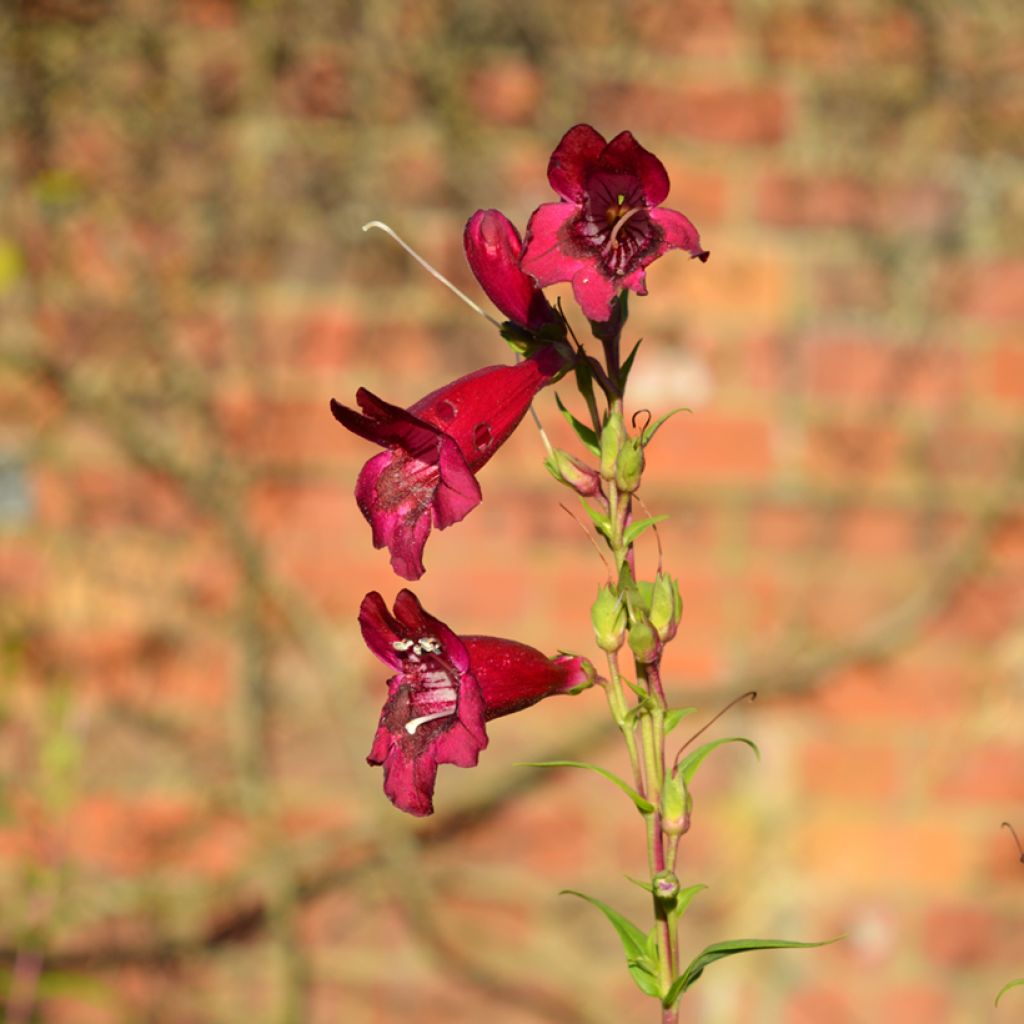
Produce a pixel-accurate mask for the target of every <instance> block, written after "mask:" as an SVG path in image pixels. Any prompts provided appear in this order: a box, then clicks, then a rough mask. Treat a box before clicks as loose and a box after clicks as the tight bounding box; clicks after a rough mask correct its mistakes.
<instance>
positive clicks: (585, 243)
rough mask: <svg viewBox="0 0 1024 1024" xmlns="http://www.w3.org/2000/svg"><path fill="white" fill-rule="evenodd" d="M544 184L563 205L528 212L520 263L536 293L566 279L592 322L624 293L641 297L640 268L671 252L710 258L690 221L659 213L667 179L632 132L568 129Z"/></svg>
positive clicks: (606, 315)
mask: <svg viewBox="0 0 1024 1024" xmlns="http://www.w3.org/2000/svg"><path fill="white" fill-rule="evenodd" d="M548 181H550V182H551V187H552V188H553V189H554V190H555V191H556V192H557V193H558V194H559V195H560V196H561V197H562V201H561V202H558V203H544V204H543V205H541V206H539V207H538V208H537V209H536V210H535V211H534V213H533V216H532V217H531V218H530V223H529V225H528V226H527V229H526V249H525V251H524V253H523V259H522V264H521V265H522V268H523V270H525V271H526V273H528V274H530V275H531V276H532V277H533V278H534V279H535V280H536V282H537V284H538V285H539V286H540V287H542V288H543V287H546V286H547V285H550V284H555V283H556V282H557V281H571V282H572V289H573V294H574V295H575V296H576V301H577V302H579V304H580V306H581V307H582V309H583V312H584V313H585V314H586V316H587V318H588V319H590V320H593V321H604V320H608V319H609V318H610V317H611V315H612V308H611V304H612V300H613V299H614V298H615V296H616V295H618V294H619V292H621V291H622V290H623V289H624V288H629V289H631V290H632V291H635V292H636V293H637V294H639V295H646V294H647V284H646V281H645V275H644V268H645V267H647V266H648V265H649V264H651V263H653V262H654V261H655V260H656V259H657V258H658V257H659V256H662V255H664V254H665V253H666V252H668V250H669V249H685V250H686V251H687V252H689V253H690V255H691V256H694V257H696V258H697V259H699V260H701V261H703V260H706V259H707V258H708V253H707V251H706V250H704V249H702V248H701V244H700V237H699V236H698V234H697V229H696V228H695V227H694V226H693V224H691V223H690V221H689V220H688V219H687V218H686V217H684V216H683V215H682V214H681V213H677V212H676V211H675V210H663V209H661V208H660V205H659V204H660V203H661V202H662V201H663V200H664V199H665V197H666V196H667V195H668V190H669V181H668V174H667V173H666V171H665V167H664V165H663V164H662V162H661V161H660V160H659V159H658V158H657V157H656V156H655V155H654V154H653V153H649V152H648V151H647V150H646V149H644V148H643V146H641V145H640V144H639V143H638V142H637V141H636V139H634V138H633V136H632V134H631V133H630V132H620V133H619V134H618V135H616V136H615V138H614V139H612V141H611V142H608V143H606V142H605V140H604V136H602V135H600V134H598V132H596V131H595V130H594V129H593V128H591V127H590V125H588V124H578V125H576V126H575V127H574V128H570V129H569V131H567V132H566V133H565V135H564V136H563V138H562V141H561V142H559V144H558V146H557V148H556V149H555V151H554V153H552V154H551V160H550V162H549V163H548Z"/></svg>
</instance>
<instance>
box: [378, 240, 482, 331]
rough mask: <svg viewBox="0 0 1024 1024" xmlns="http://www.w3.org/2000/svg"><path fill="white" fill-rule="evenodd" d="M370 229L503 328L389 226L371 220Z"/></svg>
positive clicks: (477, 311) (471, 306)
mask: <svg viewBox="0 0 1024 1024" xmlns="http://www.w3.org/2000/svg"><path fill="white" fill-rule="evenodd" d="M370 228H378V229H379V230H381V231H383V232H384V234H386V235H390V236H391V237H392V238H393V239H394V240H395V241H396V242H397V243H398V244H399V245H400V246H401V247H402V248H403V249H404V250H405V251H406V252H407V253H408V254H409V255H410V256H411V257H412V258H413V259H414V260H415V261H416V262H417V263H418V264H419V265H420V266H421V267H423V269H424V270H426V271H427V273H429V274H431V275H432V276H433V277H436V278H437V280H438V281H440V282H441V284H443V285H444V286H445V287H446V288H448V289H449V290H450V291H453V292H454V293H455V294H456V295H457V296H458V297H459V298H460V299H462V301H463V302H464V303H465V304H466V305H467V306H469V308H470V309H472V310H473V311H474V312H475V313H479V314H480V315H481V316H482V317H483V318H484V319H485V320H489V321H490V322H491V323H492V324H494V326H495V327H497V328H499V329H500V328H501V321H499V320H495V319H494V317H493V316H491V315H490V313H487V312H485V311H484V310H483V309H481V308H480V307H479V306H478V305H477V304H476V303H475V302H474V301H473V300H472V299H471V298H470V297H469V296H468V295H467V294H466V293H465V292H464V291H462V290H460V289H459V288H456V287H455V285H453V284H452V283H451V281H449V280H448V278H447V277H445V276H444V274H442V273H441V271H440V270H435V269H434V268H433V267H432V266H431V265H430V264H429V263H428V262H427V261H426V260H425V259H424V258H423V257H422V256H421V255H420V254H419V253H418V252H417V251H416V250H415V249H413V247H412V246H411V245H409V244H408V243H407V242H405V241H403V240H402V239H401V238H399V237H398V235H397V234H395V232H394V231H393V230H392V228H390V227H389V226H388V225H387V224H385V223H384V222H383V221H379V220H371V221H370V222H369V223H368V224H364V225H363V230H364V231H369V230H370Z"/></svg>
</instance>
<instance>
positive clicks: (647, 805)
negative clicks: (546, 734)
mask: <svg viewBox="0 0 1024 1024" xmlns="http://www.w3.org/2000/svg"><path fill="white" fill-rule="evenodd" d="M520 766H521V767H524V768H587V769H589V770H590V771H592V772H597V774H598V775H603V776H604V777H605V778H606V779H607V780H608V781H609V782H613V783H615V785H616V786H618V787H619V789H621V790H622V792H623V793H625V794H626V796H628V797H629V799H630V800H632V801H633V804H634V805H635V806H636V809H637V810H638V811H639V812H640V813H641V814H653V813H654V804H652V803H651V801H650V800H647V799H645V798H644V797H642V796H641V795H640V794H639V793H638V792H637V791H636V790H635V789H634V788H633V787H632V786H631V785H630V784H629V783H628V782H626V781H625V780H624V779H620V778H619V777H618V775H616V774H615V773H614V772H610V771H608V769H607V768H601V767H599V766H598V765H596V764H589V763H588V762H586V761H521V762H520Z"/></svg>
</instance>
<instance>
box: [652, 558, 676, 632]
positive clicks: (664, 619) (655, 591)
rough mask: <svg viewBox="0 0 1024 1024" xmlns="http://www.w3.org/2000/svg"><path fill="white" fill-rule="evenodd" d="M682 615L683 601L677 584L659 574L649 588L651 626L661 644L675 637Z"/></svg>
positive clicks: (667, 576)
mask: <svg viewBox="0 0 1024 1024" xmlns="http://www.w3.org/2000/svg"><path fill="white" fill-rule="evenodd" d="M682 614H683V599H682V597H680V595H679V584H678V583H677V582H676V581H675V580H674V579H673V578H672V577H671V576H669V575H667V574H666V573H663V572H659V573H658V575H657V576H656V577H655V580H654V585H653V587H652V588H651V609H650V615H651V625H652V626H653V627H654V631H655V632H656V633H657V634H658V639H659V640H661V642H662V643H668V642H669V640H671V639H672V637H674V636H675V635H676V630H677V629H678V628H679V619H680V618H681V616H682Z"/></svg>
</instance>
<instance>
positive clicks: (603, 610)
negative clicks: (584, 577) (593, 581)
mask: <svg viewBox="0 0 1024 1024" xmlns="http://www.w3.org/2000/svg"><path fill="white" fill-rule="evenodd" d="M590 621H591V622H592V623H593V625H594V637H595V638H596V640H597V646H598V647H600V648H601V650H602V651H608V652H609V653H612V652H614V651H617V650H618V649H619V648H620V647H621V646H622V642H623V640H625V639H626V606H625V603H624V602H623V600H622V598H621V597H619V595H618V594H616V593H615V591H614V590H613V589H612V588H611V587H609V586H604V587H601V589H600V590H598V592H597V599H596V600H595V601H594V603H593V605H592V606H591V609H590Z"/></svg>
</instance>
